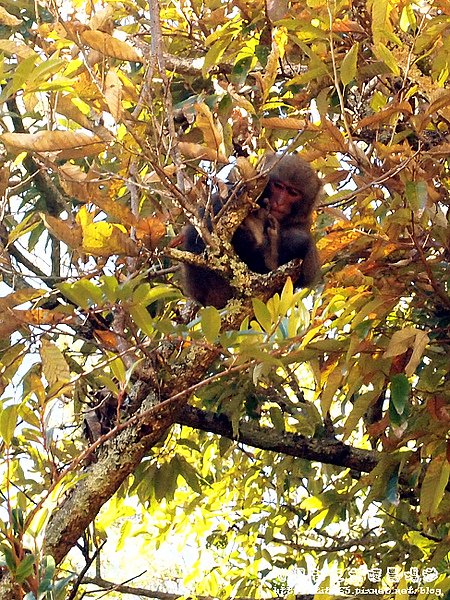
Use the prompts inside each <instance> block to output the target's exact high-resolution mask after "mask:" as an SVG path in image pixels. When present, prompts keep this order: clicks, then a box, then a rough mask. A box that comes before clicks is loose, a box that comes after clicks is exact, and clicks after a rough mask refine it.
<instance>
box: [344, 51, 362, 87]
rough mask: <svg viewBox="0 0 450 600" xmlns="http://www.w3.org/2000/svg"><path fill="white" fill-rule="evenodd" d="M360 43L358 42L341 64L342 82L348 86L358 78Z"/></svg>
mask: <svg viewBox="0 0 450 600" xmlns="http://www.w3.org/2000/svg"><path fill="white" fill-rule="evenodd" d="M358 52H359V42H356V44H354V45H353V46H352V48H351V50H350V52H348V53H347V54H346V55H345V56H344V60H343V61H342V64H341V81H342V83H343V84H344V85H348V84H349V83H350V82H351V81H352V80H353V79H355V76H356V69H357V66H358Z"/></svg>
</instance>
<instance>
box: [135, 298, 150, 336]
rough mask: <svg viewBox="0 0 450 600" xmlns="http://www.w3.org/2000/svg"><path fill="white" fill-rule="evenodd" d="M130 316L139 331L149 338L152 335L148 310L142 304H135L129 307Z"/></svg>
mask: <svg viewBox="0 0 450 600" xmlns="http://www.w3.org/2000/svg"><path fill="white" fill-rule="evenodd" d="M130 315H131V318H132V319H133V321H134V322H135V323H136V325H137V326H138V327H139V329H141V330H142V331H143V332H144V333H145V335H148V336H151V335H153V333H154V331H155V330H154V327H153V319H152V318H151V316H150V314H149V312H148V310H147V309H146V307H145V306H144V305H142V304H135V305H134V306H131V307H130Z"/></svg>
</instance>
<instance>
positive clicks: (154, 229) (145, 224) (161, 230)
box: [136, 217, 166, 250]
mask: <svg viewBox="0 0 450 600" xmlns="http://www.w3.org/2000/svg"><path fill="white" fill-rule="evenodd" d="M165 233H166V228H165V225H164V223H161V221H160V220H159V219H157V218H155V217H147V218H145V219H139V221H138V223H137V224H136V234H137V238H138V240H141V241H142V243H143V245H144V246H145V247H146V248H148V249H149V250H154V249H155V248H156V245H157V244H158V242H159V240H160V239H161V238H162V237H163V236H164V234H165Z"/></svg>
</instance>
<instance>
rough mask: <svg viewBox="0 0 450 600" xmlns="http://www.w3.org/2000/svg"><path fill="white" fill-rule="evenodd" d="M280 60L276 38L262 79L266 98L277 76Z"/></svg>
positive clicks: (263, 93)
mask: <svg viewBox="0 0 450 600" xmlns="http://www.w3.org/2000/svg"><path fill="white" fill-rule="evenodd" d="M279 60H280V48H279V47H278V44H277V42H276V41H275V40H272V50H271V52H270V54H269V56H268V58H267V64H266V70H265V72H264V76H263V78H262V80H261V85H262V95H263V99H264V100H265V99H266V98H267V96H268V94H269V91H270V89H271V87H272V86H273V84H274V83H275V80H276V78H277V73H278V66H279Z"/></svg>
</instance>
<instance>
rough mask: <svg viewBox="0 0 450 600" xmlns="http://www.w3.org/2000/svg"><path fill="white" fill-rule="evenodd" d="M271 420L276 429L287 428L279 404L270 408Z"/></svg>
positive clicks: (282, 429)
mask: <svg viewBox="0 0 450 600" xmlns="http://www.w3.org/2000/svg"><path fill="white" fill-rule="evenodd" d="M269 413H270V420H271V421H272V423H273V426H274V427H275V429H276V431H284V429H285V425H284V415H283V412H282V410H281V409H280V407H279V406H271V407H270V410H269Z"/></svg>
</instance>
